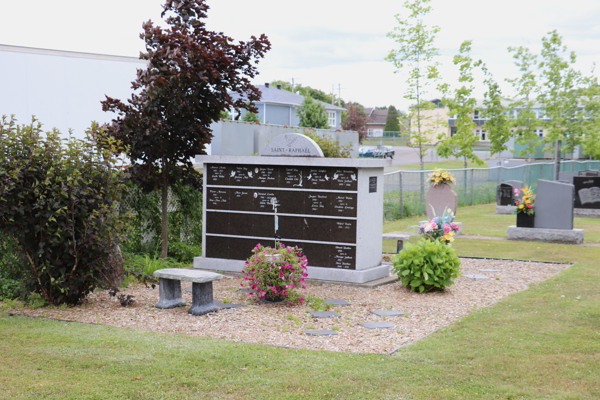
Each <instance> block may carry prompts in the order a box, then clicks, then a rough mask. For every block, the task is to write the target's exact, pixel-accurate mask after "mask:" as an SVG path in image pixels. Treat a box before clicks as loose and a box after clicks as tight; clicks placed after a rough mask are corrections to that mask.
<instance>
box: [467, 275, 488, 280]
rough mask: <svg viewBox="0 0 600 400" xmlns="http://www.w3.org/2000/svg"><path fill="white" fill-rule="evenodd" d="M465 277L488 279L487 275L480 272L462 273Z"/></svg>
mask: <svg viewBox="0 0 600 400" xmlns="http://www.w3.org/2000/svg"><path fill="white" fill-rule="evenodd" d="M463 276H464V277H465V278H471V279H475V280H476V281H478V280H482V279H489V278H490V277H489V276H486V275H482V274H466V275H463Z"/></svg>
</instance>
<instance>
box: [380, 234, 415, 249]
mask: <svg viewBox="0 0 600 400" xmlns="http://www.w3.org/2000/svg"><path fill="white" fill-rule="evenodd" d="M382 239H383V240H395V241H396V253H400V250H402V249H403V248H404V241H406V240H408V239H410V235H406V234H404V233H394V232H391V233H384V234H383V235H382Z"/></svg>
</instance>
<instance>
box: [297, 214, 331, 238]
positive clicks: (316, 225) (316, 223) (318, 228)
mask: <svg viewBox="0 0 600 400" xmlns="http://www.w3.org/2000/svg"><path fill="white" fill-rule="evenodd" d="M302 220H303V222H304V239H305V240H315V241H319V242H328V241H331V240H332V238H331V228H332V225H333V222H334V221H333V220H331V219H328V218H310V217H305V218H302Z"/></svg>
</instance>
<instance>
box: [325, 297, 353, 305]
mask: <svg viewBox="0 0 600 400" xmlns="http://www.w3.org/2000/svg"><path fill="white" fill-rule="evenodd" d="M325 304H335V305H336V306H349V305H350V303H348V302H347V301H346V300H344V299H325Z"/></svg>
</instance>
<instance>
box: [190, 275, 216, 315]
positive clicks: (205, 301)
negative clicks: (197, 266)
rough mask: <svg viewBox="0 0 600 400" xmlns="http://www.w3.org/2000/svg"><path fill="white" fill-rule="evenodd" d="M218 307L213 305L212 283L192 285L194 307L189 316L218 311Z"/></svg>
mask: <svg viewBox="0 0 600 400" xmlns="http://www.w3.org/2000/svg"><path fill="white" fill-rule="evenodd" d="M217 310H218V307H217V306H215V305H214V304H213V287H212V282H203V283H197V282H193V283H192V307H191V308H190V309H189V310H188V314H192V315H204V314H207V313H209V312H213V311H217Z"/></svg>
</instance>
